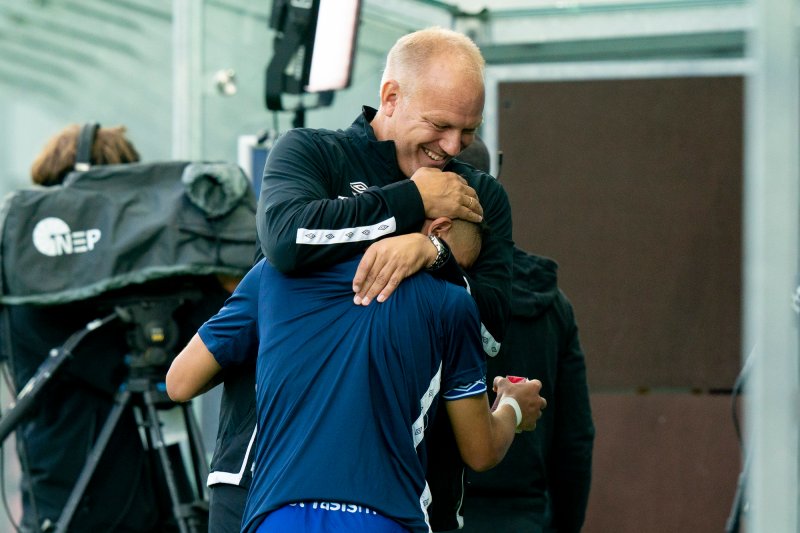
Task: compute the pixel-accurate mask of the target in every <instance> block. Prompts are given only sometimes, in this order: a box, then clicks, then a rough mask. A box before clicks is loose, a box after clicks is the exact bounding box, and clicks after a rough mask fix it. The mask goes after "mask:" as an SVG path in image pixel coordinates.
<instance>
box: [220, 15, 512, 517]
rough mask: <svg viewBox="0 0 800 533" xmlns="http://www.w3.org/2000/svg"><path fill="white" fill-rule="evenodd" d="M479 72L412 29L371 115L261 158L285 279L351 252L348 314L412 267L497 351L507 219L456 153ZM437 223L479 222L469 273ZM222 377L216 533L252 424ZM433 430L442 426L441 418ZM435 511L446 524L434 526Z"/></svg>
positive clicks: (494, 190) (242, 476)
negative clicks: (434, 235)
mask: <svg viewBox="0 0 800 533" xmlns="http://www.w3.org/2000/svg"><path fill="white" fill-rule="evenodd" d="M483 68H484V60H483V57H482V56H481V53H480V50H479V49H478V47H477V46H476V45H475V44H474V43H473V42H472V41H471V40H470V39H469V38H467V37H466V36H464V35H462V34H460V33H457V32H454V31H450V30H445V29H441V28H428V29H424V30H420V31H417V32H414V33H410V34H408V35H405V36H403V37H401V38H400V39H399V40H398V41H397V43H396V44H395V45H394V46H393V47H392V49H391V50H390V52H389V54H388V55H387V59H386V68H385V71H384V74H383V78H382V80H381V85H380V88H379V91H378V95H379V97H380V103H379V106H378V109H374V108H372V107H367V106H365V107H364V108H363V110H362V113H361V114H360V115H359V116H358V117H357V118H356V120H355V121H354V122H353V124H352V125H351V126H350V127H349V128H347V129H344V130H338V131H332V130H322V129H310V128H302V129H294V130H290V131H288V132H286V133H285V134H284V135H283V136H281V137H280V138H279V139H278V141H277V142H276V144H275V146H274V147H273V148H272V150H271V151H270V155H269V158H268V160H267V164H266V168H265V171H264V176H263V180H262V184H261V198H260V199H259V208H258V213H257V216H256V221H257V226H258V232H259V239H260V242H261V247H262V250H263V253H264V255H265V256H266V257H267V258H268V259H269V261H270V262H271V263H272V264H273V265H274V266H275V267H276V268H277V269H278V270H279V271H281V272H283V273H294V272H304V273H307V272H309V271H319V270H322V269H324V268H327V267H329V266H331V265H334V264H337V263H341V262H343V261H347V260H349V259H352V258H353V257H355V256H357V255H360V254H363V258H362V260H361V261H360V263H359V266H358V268H357V269H356V271H355V274H354V279H353V298H354V302H355V303H356V304H360V305H369V304H370V303H371V302H374V301H375V300H377V301H378V302H384V301H386V299H387V298H389V297H390V295H391V294H392V292H393V291H394V290H395V289H396V288H397V286H398V285H399V284H400V282H401V281H402V280H403V279H405V278H407V277H409V276H411V275H412V274H414V273H416V272H418V271H420V270H422V269H426V270H427V271H428V272H430V273H431V274H433V275H434V276H436V277H439V278H442V279H447V280H449V281H453V282H455V283H458V284H461V285H466V286H468V287H469V290H470V294H471V295H472V297H473V298H474V300H475V302H476V303H477V306H478V311H479V314H480V321H481V323H482V324H483V325H484V326H485V327H484V328H482V333H483V346H484V348H485V350H487V351H489V352H492V353H496V351H497V349H498V348H499V345H498V343H497V342H496V341H500V340H502V336H503V333H504V330H505V327H506V326H505V324H506V321H507V318H508V314H509V301H510V291H511V265H512V250H513V242H512V240H511V211H510V207H509V203H508V197H507V195H506V193H505V191H504V190H503V188H502V187H501V186H500V184H499V183H498V182H497V181H496V180H495V179H494V178H492V176H490V175H489V174H488V173H487V172H488V169H476V168H474V167H473V166H471V165H468V164H466V163H464V162H462V161H460V160H459V159H458V158H457V155H458V154H459V153H460V152H461V151H462V150H463V149H465V148H466V147H467V146H469V145H470V144H471V143H472V142H473V140H474V139H475V135H476V129H477V128H478V127H479V126H480V124H481V121H482V118H483V117H482V115H483V104H484V84H483ZM439 217H447V218H450V219H465V220H470V221H473V222H477V221H480V220H483V222H485V224H486V226H488V227H489V229H490V231H489V232H488V233H487V234H486V235H484V239H483V247H482V249H481V253H480V256H479V257H478V259H477V261H476V262H475V263H474V265H472V266H471V267H470V268H468V269H466V270H465V269H462V268H461V267H459V265H458V264H457V262H456V260H455V258H453V257H452V255H451V254H450V251H449V248H448V247H447V243H444V242H434V241H432V240H430V239H428V238H427V237H426V236H425V235H422V234H421V233H419V231H418V230H419V228H420V227H421V226H422V223H423V221H424V220H425V219H426V218H429V219H436V218H439ZM226 372H227V376H226V378H225V391H224V392H223V404H222V414H221V422H220V432H219V437H218V439H219V440H218V443H217V447H216V449H215V453H214V459H213V461H212V465H211V471H212V472H211V475H210V477H209V486H210V487H211V489H212V490H211V494H212V495H211V505H210V507H211V523H212V525H214V527H215V528H216V529H214V531H215V532H216V531H219V532H223V531H226V532H227V530H225V529H223V528H224V526H225V524H230V523H235V522H236V520H233V519H231V518H230V517H235V516H237V515H239V516H240V515H241V508H242V506H243V502H244V495H245V494H246V488H247V486H248V485H249V483H250V475H249V474H250V468H249V463H250V461H252V459H251V458H249V456H250V455H251V454H249V451H250V450H251V448H250V447H249V443H250V442H252V440H251V439H252V434H253V427H254V425H255V419H254V404H255V400H254V397H253V394H252V390H253V387H254V381H255V380H254V377H253V370H252V368H248V367H243V368H242V369H240V370H235V369H233V368H229V369H226ZM237 391H238V393H237ZM246 417H249V421H243V420H244V419H245V418H246ZM437 426H441V427H442V428H444V430H445V431H449V428H450V424H449V423H448V422H447V420H444V422H443V423H441V424H439V423H438V422H437ZM449 441H450V445H451V448H449V449H446V450H444V452H443V453H442V456H443V457H444V458H449V460H452V461H459V457H458V453H452V447H453V446H454V444H453V441H452V436H450V437H449ZM440 449H441V448H440ZM436 462H437V463H438V464H441V461H440V460H439V457H437V459H436ZM444 471H445V469H442V472H444ZM446 471H448V472H457V475H455V476H452V477H453V479H457V480H458V481H457V484H458V487H457V490H454V491H453V494H456V495H457V496H455V497H454V498H453V499H450V501H445V498H440V497H435V498H434V500H435V503H434V505H433V507H432V509H433V508H435V509H436V516H434V515H431V523H432V525H434V530H436V529H437V528H438V529H441V530H444V529H450V528H452V527H457V525H458V524H457V522H456V520H457V515H456V513H457V509H458V508H459V507H460V502H459V501H458V500H459V498H460V488H461V487H460V480H461V476H460V472H461V469H460V465H459V468H456V469H446ZM445 477H446V478H447V481H446V483H449V479H450V477H451V476H449V475H448V476H445ZM443 507H444V509H443ZM442 510H444V511H446V512H444V513H443V512H442ZM440 516H446V517H447V518H446V519H445V520H443V521H442V522H441V523H442V524H443V525H442V526H441V527H437V526H436V525H435V524H436V523H439V522H440V520H439V518H438V517H440Z"/></svg>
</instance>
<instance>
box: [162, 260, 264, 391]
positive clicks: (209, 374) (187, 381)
mask: <svg viewBox="0 0 800 533" xmlns="http://www.w3.org/2000/svg"><path fill="white" fill-rule="evenodd" d="M263 265H264V261H263V260H261V261H260V262H258V263H257V264H256V265H255V266H254V267H253V268H252V269H250V271H249V272H248V273H247V274H246V275H245V277H244V278H243V279H242V281H241V282H240V283H239V285H238V286H237V287H236V290H235V291H234V292H233V294H232V295H231V297H230V298H228V300H227V301H226V302H225V305H224V306H223V307H222V309H220V310H219V312H218V313H217V314H216V315H214V316H213V317H211V318H210V319H209V320H208V321H207V322H206V323H205V324H203V325H202V326H200V329H199V330H198V331H197V333H195V335H194V336H193V337H192V338H191V339H190V340H189V343H188V344H187V345H186V347H185V348H184V349H183V350H181V352H180V353H179V354H178V355H177V357H175V359H174V360H173V361H172V364H171V365H170V368H169V370H168V371H167V379H166V384H167V394H169V397H170V398H172V399H173V400H175V401H176V402H185V401H188V400H190V399H192V398H194V397H195V396H197V395H198V394H201V393H203V392H205V391H207V390H209V389H211V388H212V387H213V386H215V385H217V383H218V382H219V381H220V379H221V377H222V374H220V371H221V370H222V369H223V367H225V368H227V367H229V366H233V365H237V364H241V363H243V362H245V361H246V360H249V359H253V358H255V357H257V356H258V297H259V287H260V283H261V270H262V268H263ZM215 378H217V379H215Z"/></svg>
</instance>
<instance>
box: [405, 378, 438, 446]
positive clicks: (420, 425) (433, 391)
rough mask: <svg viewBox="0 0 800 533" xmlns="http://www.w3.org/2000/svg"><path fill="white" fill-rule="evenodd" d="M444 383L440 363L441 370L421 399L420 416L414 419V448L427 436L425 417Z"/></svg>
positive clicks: (412, 428)
mask: <svg viewBox="0 0 800 533" xmlns="http://www.w3.org/2000/svg"><path fill="white" fill-rule="evenodd" d="M441 383H442V363H439V370H437V371H436V375H435V376H433V377H432V378H431V383H430V385H428V391H427V392H426V393H425V394H424V395H423V396H422V398H420V399H419V406H420V413H419V417H418V418H417V419H416V420H415V421H414V424H413V425H412V426H411V434H412V435H413V436H414V448H416V447H417V446H419V443H420V442H422V438H423V437H424V436H425V417H426V416H427V415H428V410H429V409H430V408H431V404H432V403H433V399H434V398H436V395H437V394H439V388H440V387H441Z"/></svg>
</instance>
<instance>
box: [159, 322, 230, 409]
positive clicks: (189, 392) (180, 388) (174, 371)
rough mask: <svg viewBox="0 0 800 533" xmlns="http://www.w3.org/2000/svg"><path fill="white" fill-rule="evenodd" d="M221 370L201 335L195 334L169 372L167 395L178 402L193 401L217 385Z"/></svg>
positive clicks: (173, 362)
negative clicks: (216, 380)
mask: <svg viewBox="0 0 800 533" xmlns="http://www.w3.org/2000/svg"><path fill="white" fill-rule="evenodd" d="M221 369H222V368H221V367H220V365H219V363H217V361H216V359H214V356H213V354H212V353H211V352H210V351H209V350H208V348H207V347H206V345H205V343H204V342H203V340H202V339H201V338H200V335H198V334H195V335H194V336H193V337H192V338H191V340H190V341H189V343H188V344H187V345H186V347H185V348H184V349H183V350H181V352H180V353H179V354H178V355H177V357H175V359H174V360H173V361H172V364H171V365H170V367H169V370H168V371H167V376H166V386H167V394H169V397H170V398H171V399H172V400H174V401H176V402H185V401H188V400H191V399H192V398H194V397H195V396H197V395H198V394H202V393H203V392H205V391H207V390H208V389H210V388H212V387H213V386H214V385H216V382H215V381H214V378H215V377H216V376H217V374H218V373H219V371H220V370H221Z"/></svg>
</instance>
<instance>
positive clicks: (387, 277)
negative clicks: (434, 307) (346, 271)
mask: <svg viewBox="0 0 800 533" xmlns="http://www.w3.org/2000/svg"><path fill="white" fill-rule="evenodd" d="M373 270H374V269H373ZM407 277H408V270H406V269H405V268H402V267H399V268H398V267H397V266H395V265H384V266H383V268H381V269H380V270H379V271H378V273H377V275H373V274H372V273H370V274H368V275H367V278H366V280H365V282H364V283H363V287H362V289H361V290H360V291H359V292H358V293H357V294H356V295H355V297H354V298H353V302H354V303H356V304H357V305H369V303H370V302H372V301H373V300H377V301H378V302H381V303H382V302H385V301H386V299H387V298H388V297H389V296H391V295H392V293H393V292H394V291H395V289H396V288H397V287H398V285H400V282H401V281H403V280H404V279H405V278H407Z"/></svg>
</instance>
